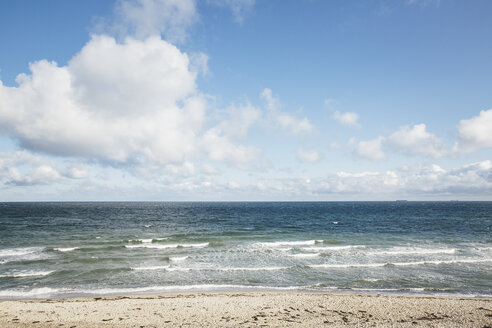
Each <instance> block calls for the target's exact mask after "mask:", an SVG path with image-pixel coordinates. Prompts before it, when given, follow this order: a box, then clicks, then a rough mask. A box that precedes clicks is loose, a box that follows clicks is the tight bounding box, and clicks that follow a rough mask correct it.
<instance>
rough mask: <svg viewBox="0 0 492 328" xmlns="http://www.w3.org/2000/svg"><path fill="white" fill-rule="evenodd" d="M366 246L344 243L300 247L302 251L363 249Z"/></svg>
mask: <svg viewBox="0 0 492 328" xmlns="http://www.w3.org/2000/svg"><path fill="white" fill-rule="evenodd" d="M365 248H367V246H365V245H345V246H323V247H319V246H313V247H303V248H301V249H302V250H303V251H308V252H333V251H342V250H347V249H365Z"/></svg>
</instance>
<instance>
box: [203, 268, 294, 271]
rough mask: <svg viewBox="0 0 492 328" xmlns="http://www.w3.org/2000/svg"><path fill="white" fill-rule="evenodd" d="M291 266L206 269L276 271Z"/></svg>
mask: <svg viewBox="0 0 492 328" xmlns="http://www.w3.org/2000/svg"><path fill="white" fill-rule="evenodd" d="M290 268H291V267H232V268H212V269H208V270H217V271H278V270H287V269H290Z"/></svg>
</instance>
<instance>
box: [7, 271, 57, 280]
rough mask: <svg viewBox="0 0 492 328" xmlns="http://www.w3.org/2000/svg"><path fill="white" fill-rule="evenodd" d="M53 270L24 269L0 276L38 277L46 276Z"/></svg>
mask: <svg viewBox="0 0 492 328" xmlns="http://www.w3.org/2000/svg"><path fill="white" fill-rule="evenodd" d="M53 272H55V271H24V272H13V273H6V274H0V278H22V277H38V276H47V275H49V274H51V273H53Z"/></svg>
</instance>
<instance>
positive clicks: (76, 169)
mask: <svg viewBox="0 0 492 328" xmlns="http://www.w3.org/2000/svg"><path fill="white" fill-rule="evenodd" d="M86 176H87V170H86V169H85V168H84V167H83V166H81V165H68V166H66V167H63V166H60V165H57V164H55V163H53V162H52V161H49V160H47V159H45V158H43V157H41V156H39V155H34V154H32V153H30V152H27V151H18V152H15V153H0V181H3V182H4V183H5V184H8V185H18V186H32V185H46V184H52V183H56V182H63V181H66V180H68V179H80V178H84V177H86Z"/></svg>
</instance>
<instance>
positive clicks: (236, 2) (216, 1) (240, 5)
mask: <svg viewBox="0 0 492 328" xmlns="http://www.w3.org/2000/svg"><path fill="white" fill-rule="evenodd" d="M208 3H210V4H212V5H216V6H219V7H224V8H229V9H230V10H231V12H232V14H233V16H234V19H235V21H236V22H237V23H239V24H242V23H243V22H244V18H245V17H246V15H248V14H249V13H250V12H251V11H252V9H253V7H254V5H255V0H208Z"/></svg>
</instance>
